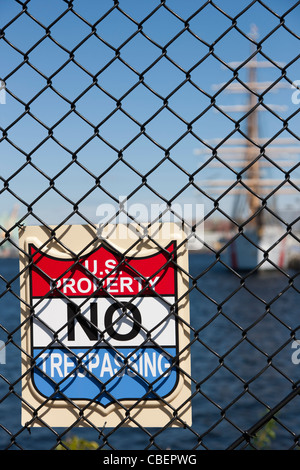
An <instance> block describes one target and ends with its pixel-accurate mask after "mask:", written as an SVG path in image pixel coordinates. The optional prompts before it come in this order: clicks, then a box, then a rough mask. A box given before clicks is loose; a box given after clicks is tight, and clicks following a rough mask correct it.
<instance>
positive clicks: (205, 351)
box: [0, 0, 300, 450]
mask: <svg viewBox="0 0 300 470" xmlns="http://www.w3.org/2000/svg"><path fill="white" fill-rule="evenodd" d="M0 15H1V20H0V22H1V29H0V56H1V62H0V77H1V89H0V103H1V104H0V111H1V120H0V130H1V137H0V149H1V171H0V179H1V183H0V184H1V185H2V187H1V188H0V201H1V202H0V203H1V224H0V232H1V241H0V246H1V255H2V256H1V259H0V267H1V268H0V269H1V270H0V289H1V291H0V339H1V343H0V344H1V350H0V406H1V413H0V416H1V418H0V419H1V421H0V447H1V448H2V449H31V448H45V449H55V448H57V446H60V448H63V449H68V448H70V447H71V443H72V441H70V436H71V438H72V436H73V437H74V436H79V437H80V438H83V439H85V440H86V441H88V442H93V443H96V447H97V448H98V449H107V450H113V449H116V450H120V449H124V448H126V449H130V448H131V449H154V450H160V449H185V450H204V449H214V448H218V449H262V448H265V447H266V446H270V447H271V448H272V447H274V446H275V447H276V448H283V449H297V448H298V446H299V433H300V421H299V413H298V409H299V397H298V395H299V374H298V370H299V369H298V367H297V365H298V363H299V361H298V355H297V353H298V343H297V334H298V329H299V325H300V323H299V314H298V305H299V301H298V296H299V287H300V286H299V277H298V276H299V265H300V263H299V246H300V245H299V241H300V237H299V234H300V230H299V220H300V219H299V214H298V207H297V201H298V202H299V181H300V178H299V158H298V152H299V122H298V119H299V106H298V104H299V100H298V95H299V93H298V89H299V86H298V85H299V83H297V78H298V76H299V77H300V70H299V34H298V33H299V31H298V27H297V26H298V24H299V15H300V1H297V2H295V1H292V0H290V1H288V2H280V1H279V0H278V1H270V0H265V1H260V0H253V1H249V0H244V1H242V2H241V1H239V2H237V1H234V0H230V1H225V0H215V1H212V0H208V1H204V0H201V1H196V0H195V1H189V2H180V1H179V0H160V1H159V0H151V1H147V2H139V1H138V0H119V1H118V0H105V1H101V2H97V1H96V0H89V1H87V2H84V1H83V0H72V1H66V0H55V1H51V2H39V1H38V0H26V1H20V0H8V1H6V2H1V5H0ZM254 24H255V25H256V26H254ZM297 71H298V72H299V73H298V72H297ZM297 73H298V76H297ZM278 90H279V91H278ZM275 91H278V93H273V92H275ZM271 103H272V104H271ZM125 199H126V203H127V205H126V206H125V205H124V200H125ZM120 201H121V203H120ZM122 201H123V202H122ZM144 202H145V205H147V204H148V206H147V207H148V208H149V207H150V206H149V204H152V203H155V204H156V207H159V210H158V212H156V213H155V216H153V217H152V218H151V217H148V219H147V220H141V217H140V215H141V214H140V213H138V211H137V210H135V211H132V210H130V206H131V208H132V207H133V206H134V204H138V203H144ZM184 204H186V205H184ZM197 204H199V205H201V207H203V212H202V213H201V214H202V215H199V214H198V215H197V214H196V212H194V213H193V209H194V208H195V207H196V205H197ZM187 206H189V207H190V208H192V215H190V214H188V213H187V212H185V211H183V208H184V207H185V208H186V207H187ZM99 207H100V209H99ZM111 207H114V210H113V211H111ZM135 207H137V206H135ZM97 208H98V209H97ZM180 208H181V209H180ZM97 211H98V212H97ZM5 214H7V215H6V216H5ZM107 214H108V215H109V217H108V218H106V220H108V219H109V221H110V222H112V223H115V222H116V221H117V222H118V221H119V220H121V216H125V217H126V220H127V221H129V222H132V221H133V222H136V223H137V224H139V225H140V224H141V223H145V222H146V223H147V224H148V226H151V224H153V223H156V222H157V221H164V220H165V217H166V216H168V214H169V215H171V217H173V219H174V220H176V221H178V220H179V221H180V223H181V224H183V225H186V226H187V227H189V231H187V238H186V240H184V241H183V244H185V243H188V247H189V271H188V273H185V274H187V275H188V278H189V286H188V288H187V289H186V292H185V294H184V296H186V298H189V302H190V324H189V325H188V329H189V337H190V340H189V344H188V348H189V349H190V353H191V365H192V366H191V372H190V375H189V377H188V379H189V380H190V383H191V390H190V395H189V398H188V402H189V404H191V407H192V416H193V419H192V423H191V424H186V423H184V422H180V410H181V408H182V407H184V406H186V403H182V404H180V406H179V407H178V408H177V409H174V408H172V406H171V405H168V403H167V402H166V399H165V398H163V397H160V396H159V392H157V393H156V392H155V381H154V382H153V383H152V382H151V380H150V381H145V383H144V387H145V390H144V396H145V397H147V396H149V395H150V394H151V393H156V399H157V402H158V403H160V404H161V405H163V406H166V407H168V406H169V408H170V409H171V415H172V416H171V418H170V420H169V422H168V423H167V424H164V425H163V426H161V425H160V423H159V422H157V424H156V427H155V428H152V427H147V426H144V425H143V424H142V423H139V422H138V420H136V418H135V407H136V406H138V404H139V402H140V398H137V399H136V401H132V402H131V405H130V406H128V407H127V406H125V405H124V404H122V401H120V407H121V408H122V410H123V411H124V412H125V415H122V416H121V415H120V421H119V423H118V424H117V425H116V426H114V427H106V426H105V424H104V426H103V427H101V428H99V427H97V426H95V425H94V424H93V422H91V421H90V419H89V408H90V407H93V405H94V399H93V398H92V399H90V400H87V401H86V403H85V405H84V407H82V409H79V410H78V416H77V417H75V418H74V422H73V423H72V424H71V425H68V426H67V427H65V428H61V427H55V426H53V427H52V426H50V425H49V424H47V422H44V421H43V406H44V405H45V404H46V403H47V402H48V398H45V403H42V404H41V405H40V406H39V407H38V408H37V409H33V410H31V411H32V419H30V420H28V422H26V423H25V424H21V420H20V410H21V405H22V404H23V405H26V403H25V402H26V400H25V398H24V397H23V395H22V390H21V387H22V386H21V383H22V380H23V379H24V376H26V375H28V376H29V375H30V374H31V373H32V371H33V369H34V367H36V362H35V359H34V357H31V358H29V359H31V366H30V367H29V368H28V370H27V371H25V372H22V371H21V354H25V355H26V356H28V352H27V351H24V349H23V346H22V345H21V328H23V327H24V323H26V322H28V323H29V322H30V321H31V320H32V319H33V318H35V310H34V307H32V306H30V315H29V316H28V318H27V319H26V321H25V322H24V321H20V308H21V307H22V306H24V305H26V300H25V299H24V298H22V296H21V294H20V276H21V274H22V275H23V274H24V271H25V272H30V269H31V267H32V265H33V257H32V256H31V255H30V253H26V252H24V251H23V249H22V248H21V247H20V246H19V242H18V233H19V231H20V233H21V232H22V229H23V227H24V226H29V225H36V226H40V227H43V228H44V229H45V230H46V232H45V233H48V234H49V239H48V240H47V242H46V243H45V246H47V245H48V244H51V243H52V242H53V241H55V240H56V239H57V236H56V234H57V231H58V230H59V229H60V227H62V226H65V225H73V224H83V225H85V226H86V227H92V228H93V229H95V230H97V228H98V225H97V224H98V222H99V219H100V218H101V217H103V216H104V215H106V216H107ZM100 216H101V217H100ZM173 219H172V220H173ZM103 220H104V219H103V218H102V221H103ZM123 220H124V218H123ZM133 243H134V242H133ZM45 246H44V248H45ZM87 248H88V247H87ZM157 248H158V249H162V250H165V247H164V246H160V245H159V244H158V247H157ZM63 249H64V250H66V251H67V252H68V253H69V254H70V256H73V258H72V259H73V261H74V263H75V264H78V263H79V259H78V256H77V258H76V254H75V255H74V251H73V246H72V245H71V246H63ZM41 251H42V248H41ZM173 254H174V255H175V257H174V258H173V259H172V262H173V263H174V265H175V266H176V267H177V268H178V269H179V270H181V269H182V268H181V266H180V265H179V264H178V266H177V265H176V250H175V253H173ZM19 255H20V256H23V257H24V259H25V260H26V263H25V264H26V266H25V268H24V270H23V272H21V271H20V269H19V265H18V257H19ZM120 263H121V265H122V266H123V267H124V266H125V265H126V253H121V254H120ZM122 263H123V264H122ZM124 263H125V265H124ZM148 287H149V284H148ZM109 295H110V297H113V295H112V294H109ZM46 297H47V296H46V295H45V298H46ZM66 298H67V295H66ZM41 300H43V299H41ZM129 303H130V301H129ZM27 306H28V305H27ZM73 313H74V312H73ZM75 314H76V312H75V313H74V315H75ZM175 315H177V314H176V313H175ZM72 318H73V317H72ZM135 320H136V319H135ZM177 320H179V321H180V318H179V319H177ZM69 321H73V320H72V319H71V320H70V319H69ZM111 321H112V319H111ZM136 321H137V320H136ZM112 325H113V323H112ZM112 325H106V328H107V330H109V329H111V328H112ZM144 329H145V332H146V335H147V336H148V337H150V338H151V331H150V330H149V329H148V330H147V328H146V327H145V326H144ZM154 344H155V342H154ZM48 346H49V347H51V344H49V345H47V347H48ZM107 346H108V347H109V346H111V345H110V344H107ZM47 347H45V348H44V350H46V349H47ZM111 347H112V348H114V346H111ZM137 351H138V349H136V350H133V354H134V353H135V352H137ZM184 354H185V351H181V350H179V351H178V352H177V354H176V356H175V357H174V358H173V365H174V367H175V368H176V367H177V368H179V372H180V373H182V374H183V375H186V374H187V372H186V371H185V370H181V366H180V364H181V363H180V359H181V357H182V356H183V355H184ZM178 361H179V363H178ZM176 364H177V366H176ZM178 364H179V365H178ZM81 366H82V364H81ZM78 367H79V366H77V368H78ZM129 369H130V367H129ZM97 380H98V381H99V390H100V389H101V387H102V388H103V390H108V388H109V382H107V383H105V382H104V383H103V380H101V378H99V377H97ZM153 390H154V391H153ZM57 392H59V393H61V394H62V396H63V397H64V399H65V402H66V404H70V402H72V398H69V397H66V396H65V395H64V379H61V381H60V382H59V383H58V385H57V386H56V388H55V393H57ZM110 398H111V399H112V400H116V401H118V399H117V398H116V397H114V396H113V392H112V395H111V396H110ZM74 406H75V407H77V409H78V405H77V404H76V403H75V404H74ZM124 408H125V409H124ZM174 420H178V421H179V425H181V427H179V428H173V427H172V425H173V424H174ZM37 423H38V424H39V425H40V426H41V428H36V427H34V426H35V424H37ZM130 425H132V427H130ZM128 426H129V427H128Z"/></svg>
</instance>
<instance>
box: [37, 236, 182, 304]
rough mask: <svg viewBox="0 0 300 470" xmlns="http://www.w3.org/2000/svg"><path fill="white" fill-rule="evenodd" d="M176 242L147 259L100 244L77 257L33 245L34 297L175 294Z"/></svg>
mask: <svg viewBox="0 0 300 470" xmlns="http://www.w3.org/2000/svg"><path fill="white" fill-rule="evenodd" d="M174 253H175V243H174V242H172V243H171V244H170V245H169V246H168V247H167V248H166V249H165V250H161V251H159V252H158V253H157V254H155V255H152V256H149V257H145V258H125V259H123V258H122V257H121V256H120V255H118V254H116V253H114V252H112V251H109V250H108V249H107V248H106V247H105V246H103V245H101V246H100V247H99V248H98V249H97V250H94V251H93V252H91V253H90V254H89V255H86V256H84V257H82V258H80V259H79V260H78V261H76V260H75V259H61V258H55V257H52V256H49V255H47V254H45V253H43V252H42V251H39V250H38V249H37V248H36V247H35V246H34V245H30V255H31V256H32V262H33V264H32V267H31V294H32V297H44V296H46V295H47V297H62V296H66V297H88V296H94V297H98V296H99V297H101V296H109V295H111V296H135V295H139V294H140V295H143V296H145V295H156V294H158V295H163V296H165V295H174V294H175V263H174V261H175V255H174Z"/></svg>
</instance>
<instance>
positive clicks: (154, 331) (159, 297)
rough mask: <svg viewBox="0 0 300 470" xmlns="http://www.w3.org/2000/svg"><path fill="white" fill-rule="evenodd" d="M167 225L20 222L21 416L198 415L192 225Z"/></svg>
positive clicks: (136, 421)
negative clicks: (139, 229)
mask: <svg viewBox="0 0 300 470" xmlns="http://www.w3.org/2000/svg"><path fill="white" fill-rule="evenodd" d="M119 228H120V227H118V226H115V228H114V229H113V231H114V230H118V229H119ZM162 228H164V230H162ZM165 229H166V227H165V225H159V226H156V227H153V228H152V232H153V233H152V237H147V238H141V239H139V238H138V237H137V238H136V240H134V239H132V236H131V237H128V238H124V237H112V236H110V237H109V236H108V237H107V238H105V240H103V238H102V239H99V238H98V237H97V232H96V230H93V229H91V228H90V227H88V226H64V227H60V228H59V230H57V231H56V232H55V237H53V234H51V233H50V229H46V228H44V227H25V228H22V229H21V231H20V248H21V249H22V250H23V253H22V256H21V259H20V269H21V273H22V277H21V298H22V299H23V300H24V303H23V304H22V308H21V315H22V319H21V320H22V325H23V328H22V344H21V347H22V351H23V355H22V356H23V357H22V368H23V370H22V373H23V383H22V397H23V409H22V421H23V424H24V423H31V424H32V425H33V426H34V425H35V426H42V425H44V424H46V425H50V426H64V427H65V426H69V425H71V424H73V423H74V421H76V419H78V425H87V422H86V421H85V419H84V418H86V419H88V421H89V422H90V423H92V424H93V425H95V426H98V427H102V426H103V425H104V424H105V425H106V426H108V427H110V426H116V425H118V424H120V422H121V421H122V420H124V424H123V425H128V426H135V425H142V426H155V427H160V426H164V425H166V424H169V423H170V424H169V425H173V426H183V425H185V424H188V425H189V424H191V409H190V401H189V400H188V397H189V396H190V380H189V377H190V357H189V348H188V345H189V331H188V327H187V326H188V325H189V305H188V298H187V294H188V275H187V272H188V261H187V251H186V248H185V243H184V238H183V237H184V236H185V235H184V233H183V232H181V231H179V230H178V227H174V225H173V224H168V230H167V231H166V230H165ZM108 233H109V230H108ZM123 233H124V232H123ZM166 233H167V234H169V236H166ZM153 235H155V236H153ZM174 416H176V417H177V419H175V420H174Z"/></svg>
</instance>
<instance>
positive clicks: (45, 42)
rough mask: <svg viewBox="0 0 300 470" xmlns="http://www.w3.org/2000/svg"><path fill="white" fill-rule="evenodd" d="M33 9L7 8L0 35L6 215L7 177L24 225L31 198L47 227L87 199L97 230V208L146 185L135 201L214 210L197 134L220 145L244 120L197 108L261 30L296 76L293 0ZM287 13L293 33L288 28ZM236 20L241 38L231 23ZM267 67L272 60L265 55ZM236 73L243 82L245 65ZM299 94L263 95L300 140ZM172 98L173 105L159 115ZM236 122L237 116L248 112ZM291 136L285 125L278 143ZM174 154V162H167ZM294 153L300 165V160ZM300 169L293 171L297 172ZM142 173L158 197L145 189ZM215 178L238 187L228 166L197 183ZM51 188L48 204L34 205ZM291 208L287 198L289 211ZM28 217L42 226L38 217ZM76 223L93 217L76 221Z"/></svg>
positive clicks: (272, 126)
mask: <svg viewBox="0 0 300 470" xmlns="http://www.w3.org/2000/svg"><path fill="white" fill-rule="evenodd" d="M23 3H24V4H25V5H26V6H27V14H24V13H23V14H21V15H20V16H19V17H17V15H18V14H19V13H20V12H21V11H22V5H21V4H22V2H17V1H15V0H0V22H1V29H3V31H4V34H5V36H4V38H5V39H0V57H1V68H0V78H1V79H2V80H5V83H6V87H7V90H8V91H7V94H6V104H5V105H4V104H3V105H0V128H1V130H2V132H4V133H5V135H7V137H8V139H9V141H10V142H11V143H10V142H9V141H8V140H6V139H3V140H1V141H0V159H1V170H0V175H1V178H2V180H0V185H1V189H0V191H1V193H0V214H1V215H3V214H5V213H6V212H9V211H10V210H11V208H12V207H13V206H14V204H15V203H16V197H14V196H13V194H11V193H9V192H8V190H2V187H3V188H4V185H6V186H5V187H7V183H8V184H9V186H8V188H9V190H11V191H12V192H13V193H14V194H15V195H16V196H18V197H19V198H20V201H19V202H18V204H19V217H20V218H21V217H23V216H24V215H25V214H26V212H27V206H26V205H31V204H32V203H33V206H32V207H33V212H34V213H35V214H36V215H37V217H38V218H41V219H42V220H44V221H45V222H46V223H49V224H57V223H60V222H61V221H62V220H63V219H64V217H67V215H68V214H69V213H70V211H71V210H72V208H73V203H74V204H76V203H78V202H79V210H80V212H81V213H82V214H83V215H84V216H85V217H87V218H88V219H89V220H92V221H93V222H97V216H96V210H97V206H98V205H99V204H104V203H106V204H107V203H115V200H116V199H118V198H119V196H130V195H131V194H132V192H134V190H135V188H137V187H140V189H139V191H138V192H137V193H135V194H134V195H132V196H131V197H130V199H129V204H131V203H132V204H133V203H137V202H139V203H145V204H151V203H159V202H160V203H162V202H163V199H162V198H160V197H159V195H161V196H163V198H164V199H165V200H170V199H171V200H173V201H174V202H175V203H191V204H195V203H201V204H204V205H205V211H206V212H208V211H210V210H211V208H212V203H211V202H210V201H209V199H208V198H205V197H204V196H203V195H202V194H201V193H200V192H199V191H198V190H197V188H195V187H194V186H192V185H190V184H189V182H190V175H191V174H194V173H195V172H196V171H197V169H198V168H199V167H200V166H201V164H203V163H204V161H205V158H207V156H205V155H199V154H197V149H199V147H201V141H200V140H199V139H201V140H202V141H205V142H209V139H220V140H222V139H224V138H225V137H226V136H227V135H228V134H230V133H231V132H233V131H234V129H235V126H234V123H233V122H232V120H230V119H229V118H228V117H226V116H224V115H223V114H222V113H220V112H218V111H217V110H215V109H209V110H207V111H206V112H205V113H204V114H202V115H201V113H203V111H204V110H206V109H207V107H209V105H210V101H211V100H210V97H211V96H213V95H214V93H216V90H215V89H214V88H213V85H214V84H218V83H222V82H226V81H228V80H231V79H232V77H233V72H232V70H230V68H229V67H226V66H225V65H224V63H225V64H229V62H232V61H237V62H241V61H242V62H243V61H245V60H246V59H247V58H248V57H249V55H250V41H249V40H247V38H246V37H245V35H248V36H249V34H250V31H251V25H252V24H253V23H255V24H256V26H257V28H258V33H259V40H260V41H261V42H262V53H263V54H265V55H266V56H267V57H269V58H270V59H271V60H272V61H274V62H278V63H284V64H289V63H290V65H289V67H288V68H287V77H288V78H289V80H290V81H295V80H298V79H300V67H299V60H296V61H294V62H293V60H294V59H295V58H296V57H297V56H298V54H299V39H298V37H297V36H296V33H297V32H298V31H299V23H300V5H299V6H297V7H296V8H294V9H293V10H292V11H291V12H290V13H289V14H287V15H285V12H287V11H288V10H289V9H290V8H292V7H293V6H294V5H296V4H297V3H298V2H296V1H295V0H286V1H284V2H282V1H280V0H265V1H264V2H263V3H264V5H265V6H262V5H261V4H260V3H258V2H255V3H254V4H253V2H251V1H249V0H239V1H237V0H226V1H225V0H216V1H215V2H214V5H215V6H213V5H211V4H209V2H205V1H203V0H201V1H200V0H197V1H196V0H186V1H182V0H166V1H165V2H160V1H158V0H147V1H145V0H143V1H141V0H120V1H119V3H118V8H116V6H114V1H112V0H101V1H96V0H74V1H73V11H72V10H70V11H68V2H65V1H63V0H51V2H41V1H40V0H30V1H29V2H23ZM252 4H253V5H252ZM250 5H252V6H251V7H250V8H248V9H247V6H250ZM268 8H271V9H272V10H273V11H274V13H275V14H274V13H272V12H270V11H269V10H268ZM199 10H200V11H199ZM243 10H244V12H243ZM241 12H243V13H242V14H241ZM60 15H61V18H60V20H59V21H57V22H56V19H57V18H58V17H59V16H60ZM282 15H284V24H285V27H286V29H285V28H283V27H280V28H278V25H279V24H280V17H281V16H282ZM16 17H17V18H16ZM14 18H16V19H15V20H14V21H12V19H14ZM33 18H34V19H35V20H34V19H33ZM100 19H101V21H99V20H100ZM233 21H236V25H237V28H238V29H239V31H238V30H237V29H235V28H232V24H233ZM187 23H188V24H189V30H185V26H186V25H187ZM276 28H277V29H276ZM273 30H275V31H274V32H273V34H271V35H269V34H270V32H271V31H273ZM291 32H294V34H292V33H291ZM94 33H96V34H94ZM49 35H50V36H49ZM222 35H223V37H222V39H220V40H217V39H218V38H219V37H220V36H222ZM176 36H177V37H176ZM174 37H176V40H174ZM129 38H130V39H129ZM79 44H80V46H79V47H78V45H79ZM212 46H213V49H212ZM212 50H213V54H212ZM162 53H163V55H162ZM24 57H25V60H24ZM70 57H71V58H73V61H72V60H70ZM27 58H28V62H27ZM158 59H159V60H158ZM258 60H261V61H264V60H265V57H263V55H262V54H259V55H258ZM197 64H198V65H197ZM60 68H61V69H60ZM59 69H60V71H59V73H57V71H58V70H59ZM187 76H189V77H190V80H191V81H190V82H189V81H188V80H187ZM280 76H281V72H280V70H279V69H278V68H276V67H273V68H266V69H263V68H262V69H259V80H261V81H267V80H272V81H274V80H276V79H278V78H279V77H280ZM239 78H240V79H241V80H243V81H246V80H247V69H246V68H245V67H244V68H241V69H240V70H239ZM286 83H287V85H288V82H286ZM174 90H176V91H174ZM291 95H292V90H291V88H290V87H289V86H288V87H287V88H286V89H283V90H280V91H278V92H277V93H270V92H269V93H267V94H266V96H264V102H265V103H267V104H268V103H272V104H277V105H281V106H282V105H284V106H285V109H284V110H282V111H280V112H278V114H279V115H280V117H281V118H282V119H288V124H289V127H288V128H289V129H290V130H291V131H292V132H294V133H295V134H296V135H298V132H299V115H298V114H297V113H296V114H295V116H294V117H293V118H292V119H290V118H289V117H290V116H291V115H292V114H293V113H295V112H296V111H297V106H296V105H295V104H293V103H292V100H291ZM245 99H246V98H245V95H239V94H227V93H221V94H220V95H218V96H217V98H216V104H217V105H218V106H222V105H229V104H244V103H245ZM166 102H167V103H168V107H169V108H170V109H167V108H165V109H163V105H164V104H165V103H166ZM74 106H75V107H74ZM74 110H75V111H76V113H75V112H74ZM156 113H158V114H157V115H156ZM228 114H229V115H230V116H231V117H232V118H233V119H235V120H237V119H239V118H240V117H241V116H242V115H241V114H237V113H235V112H228ZM154 115H156V116H155V118H153V116H154ZM20 116H22V118H21V119H18V118H19V117H20ZM63 116H65V118H64V119H63V120H62V121H61V122H59V121H60V119H61V118H62V117H63ZM199 116H200V117H199ZM259 119H260V133H261V137H263V138H264V137H265V138H267V136H269V135H273V134H275V133H276V132H278V133H279V132H280V131H281V130H282V128H283V125H282V121H280V119H277V118H276V117H274V116H272V115H271V114H270V113H268V112H262V113H259ZM191 123H192V133H191V132H188V129H191V127H190V126H191ZM95 127H97V128H98V135H97V132H96V133H95V132H94V128H95ZM241 129H245V120H243V121H242V122H241ZM143 131H144V132H145V134H144V132H143ZM0 135H1V134H0ZM289 136H290V134H289V133H288V132H287V131H284V132H283V133H282V134H281V135H280V137H289ZM99 137H100V138H99ZM236 137H239V135H238V134H236ZM12 143H13V144H14V145H12ZM274 143H276V142H274ZM14 146H15V147H14ZM120 152H122V159H119V156H120ZM166 154H167V155H169V159H166V160H164V158H165V155H166ZM293 158H294V159H295V158H296V160H295V161H298V160H299V157H298V155H293ZM162 161H163V163H162V164H161V165H159V166H158V167H156V165H158V164H159V163H160V162H162ZM21 167H23V169H22V171H21V172H20V173H19V174H15V172H17V170H18V169H19V168H21ZM108 169H109V171H108ZM134 169H135V170H136V171H134ZM152 169H153V171H151V170H152ZM63 170H64V171H63ZM266 171H270V170H266ZM299 173H300V172H299V171H298V172H297V171H294V172H293V176H295V177H297V178H299ZM145 175H147V184H148V185H149V187H150V188H151V189H150V188H149V187H146V186H145V185H144V184H143V181H145V179H143V176H145ZM273 176H274V177H276V178H277V177H279V178H280V177H281V178H282V172H280V171H278V170H274V174H273ZM219 177H221V178H231V179H232V181H234V179H235V175H234V173H233V172H231V171H229V170H227V169H220V168H217V169H216V168H210V169H208V168H207V169H203V170H202V171H201V172H199V173H197V174H195V177H194V181H195V182H196V184H197V185H198V186H199V187H201V181H203V179H217V178H219ZM95 178H100V180H101V188H95V189H94V190H93V191H91V192H90V194H89V195H88V196H86V194H87V193H88V192H89V191H90V190H91V189H92V188H93V187H94V186H95ZM185 186H186V189H185V191H184V192H183V193H182V194H180V195H178V196H177V197H175V198H174V196H176V194H178V193H179V192H180V191H181V188H183V187H185ZM41 193H43V194H44V195H43V197H42V199H41V200H39V201H36V198H38V196H39V194H41ZM62 193H63V194H65V195H66V197H67V199H64V198H63V197H62V196H61V194H62ZM111 196H112V197H111ZM173 198H174V199H173ZM290 200H291V199H290V198H289V199H288V200H286V198H283V197H280V201H281V203H282V206H283V207H285V205H286V204H289V203H290ZM22 201H25V203H26V204H23V203H22ZM295 201H296V202H297V199H295ZM231 203H232V198H230V197H227V198H225V199H222V201H221V202H220V205H221V207H222V208H224V209H225V210H226V211H229V210H230V206H231ZM25 222H26V224H36V223H39V220H38V219H36V218H35V217H33V216H30V217H27V218H26V221H25ZM73 222H77V223H78V222H79V223H80V222H84V221H83V220H82V219H80V217H73V218H72V219H70V220H69V221H68V223H73Z"/></svg>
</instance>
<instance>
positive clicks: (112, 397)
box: [33, 347, 177, 406]
mask: <svg viewBox="0 0 300 470" xmlns="http://www.w3.org/2000/svg"><path fill="white" fill-rule="evenodd" d="M33 354H34V357H35V358H36V367H34V369H33V382H34V384H35V387H36V389H37V390H38V391H39V392H40V393H41V394H42V395H44V396H45V397H47V398H49V397H51V398H54V399H63V398H64V397H67V398H70V399H73V400H75V399H76V400H94V401H96V402H98V403H101V404H102V405H103V406H107V405H109V404H110V403H113V402H114V401H116V400H124V399H140V398H143V397H144V398H145V399H147V400H149V399H158V398H159V397H161V398H164V397H166V396H167V395H169V394H170V393H171V392H172V391H173V389H174V388H175V386H176V385H177V371H176V368H175V367H172V358H173V357H174V356H175V355H176V348H174V347H166V348H163V349H161V348H155V347H147V348H146V347H145V348H141V349H139V350H138V351H136V350H135V349H134V348H118V350H115V349H113V348H103V347H102V348H101V347H100V348H93V349H86V348H76V349H66V348H47V349H44V348H34V350H33Z"/></svg>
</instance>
